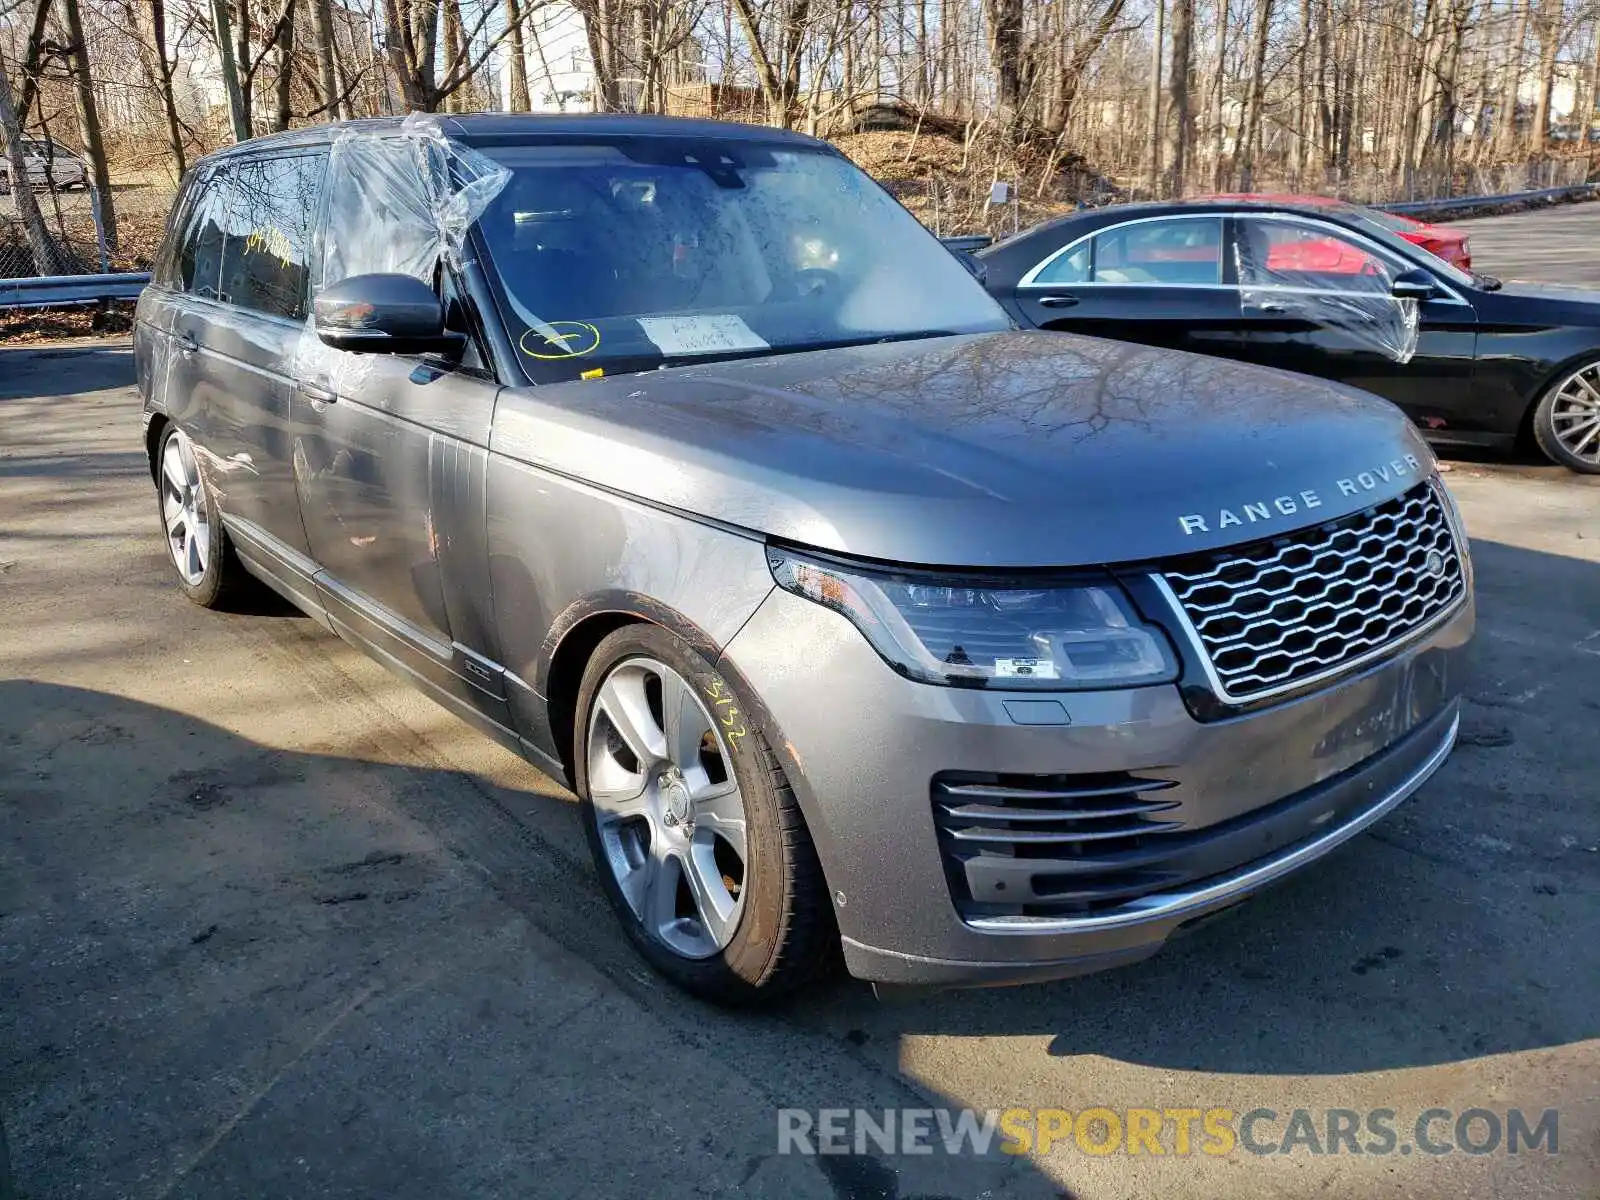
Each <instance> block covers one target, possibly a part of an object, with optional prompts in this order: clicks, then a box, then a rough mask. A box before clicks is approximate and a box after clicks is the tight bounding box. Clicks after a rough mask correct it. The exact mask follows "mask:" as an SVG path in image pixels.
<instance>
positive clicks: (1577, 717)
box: [0, 205, 1600, 1200]
mask: <svg viewBox="0 0 1600 1200" xmlns="http://www.w3.org/2000/svg"><path fill="white" fill-rule="evenodd" d="M1574 213H1576V214H1579V217H1581V221H1580V220H1579V219H1578V218H1575V217H1573V216H1572V214H1574ZM1518 222H1521V224H1518ZM1574 222H1577V223H1574ZM1547 227H1548V229H1547ZM1552 229H1553V230H1555V232H1549V230H1552ZM1546 237H1561V238H1568V239H1572V240H1570V241H1568V242H1567V243H1566V244H1567V246H1568V253H1567V255H1566V256H1565V259H1564V261H1565V262H1567V263H1570V262H1571V261H1575V260H1581V259H1582V258H1583V257H1584V255H1585V254H1586V253H1587V248H1588V247H1592V246H1594V245H1596V244H1597V243H1600V205H1594V206H1589V207H1587V208H1585V209H1558V210H1550V211H1549V212H1547V213H1540V214H1528V215H1524V216H1521V217H1517V218H1509V219H1507V218H1497V219H1495V221H1493V222H1482V223H1479V224H1478V225H1475V226H1474V251H1475V253H1476V255H1477V256H1478V258H1479V261H1480V263H1481V265H1482V267H1483V269H1486V270H1490V271H1496V272H1497V273H1505V274H1507V275H1510V274H1513V273H1514V272H1513V271H1512V270H1511V269H1510V267H1509V266H1508V265H1507V264H1508V262H1510V261H1512V260H1511V259H1509V258H1508V259H1502V258H1501V256H1502V255H1503V254H1505V255H1516V254H1521V253H1523V252H1524V248H1525V247H1528V246H1531V245H1535V244H1537V243H1539V242H1540V240H1541V239H1543V238H1546ZM1588 257H1589V258H1590V259H1591V264H1590V266H1589V267H1588V270H1589V271H1590V272H1591V276H1592V278H1591V281H1592V282H1595V283H1600V264H1595V263H1593V261H1592V260H1593V256H1592V255H1588ZM1525 277H1526V276H1525ZM1552 277H1553V276H1552ZM131 381H132V361H131V355H130V354H129V353H128V351H127V350H126V349H125V348H121V347H117V346H108V347H75V348H71V349H66V350H56V351H49V350H20V349H0V1118H3V1120H4V1123H5V1129H6V1132H7V1134H8V1135H9V1139H10V1150H11V1156H12V1158H13V1160H14V1162H13V1165H14V1171H15V1175H16V1185H17V1187H18V1189H19V1191H20V1194H21V1195H22V1196H25V1197H29V1198H30V1200H43V1198H45V1197H57V1196H82V1197H124V1196H127V1197H139V1198H152V1200H154V1198H157V1197H169V1196H172V1197H180V1196H181V1197H207V1198H210V1197H222V1196H261V1197H288V1196H294V1197H313V1196H352V1197H356V1196H359V1197H373V1196H383V1197H386V1198H391V1200H407V1198H410V1197H419V1198H421V1197H426V1198H428V1200H444V1198H447V1197H458V1196H459V1197H474V1198H479V1197H501V1196H504V1197H527V1196H535V1195H576V1194H597V1195H606V1196H608V1197H630V1196H638V1197H655V1196H690V1195H704V1194H714V1193H719V1192H725V1191H726V1192H736V1193H739V1194H748V1195H755V1196H822V1197H826V1196H836V1197H855V1196H863V1197H865V1196H875V1197H876V1196H881V1197H891V1196H897V1197H911V1196H925V1197H933V1196H941V1197H943V1196H948V1197H977V1196H989V1197H1012V1196H1018V1197H1020V1196H1036V1195H1037V1196H1060V1195H1070V1196H1075V1197H1080V1198H1082V1200H1100V1198H1116V1197H1133V1196H1139V1197H1146V1196H1154V1195H1161V1196H1166V1197H1202V1196H1228V1197H1236V1198H1240V1200H1245V1198H1255V1197H1275V1196H1291V1195H1293V1196H1300V1195H1313V1194H1315V1195H1327V1196H1334V1197H1344V1196H1351V1197H1354V1196H1361V1197H1401V1196H1408V1197H1433V1196H1439V1197H1444V1196H1449V1197H1464V1196H1489V1195H1496V1196H1512V1195H1515V1196H1519V1197H1542V1196H1552V1197H1555V1196H1560V1197H1594V1196H1596V1195H1597V1194H1600V1005H1597V1004H1596V999H1595V997H1596V995H1597V994H1600V937H1597V936H1596V930H1597V929H1600V809H1597V798H1600V737H1597V736H1596V732H1595V731H1596V730H1597V729H1600V480H1580V479H1578V478H1575V477H1573V476H1570V475H1568V474H1566V473H1565V472H1563V471H1561V470H1559V469H1556V468H1550V467H1545V466H1543V465H1534V464H1531V463H1505V462H1500V461H1496V460H1481V461H1470V462H1468V461H1457V462H1454V463H1453V464H1452V469H1451V473H1450V483H1451V486H1452V488H1453V489H1454V490H1455V492H1456V494H1457V496H1458V497H1459V499H1460V501H1461V503H1462V506H1463V508H1464V510H1465V512H1466V517H1467V522H1468V525H1469V528H1470V530H1471V533H1472V535H1473V539H1474V552H1475V557H1476V561H1477V565H1478V573H1479V574H1478V586H1479V603H1480V622H1481V623H1480V636H1479V638H1478V640H1477V642H1476V644H1475V647H1474V652H1473V653H1474V666H1475V676H1474V682H1473V684H1472V686H1471V690H1470V698H1469V703H1468V707H1467V710H1466V718H1465V726H1464V737H1463V742H1462V745H1461V747H1460V749H1459V750H1458V751H1457V752H1456V754H1455V756H1454V757H1453V758H1452V760H1451V761H1450V763H1449V764H1447V766H1446V767H1445V768H1444V769H1443V770H1442V771H1441V773H1440V774H1439V775H1438V776H1437V777H1436V778H1435V779H1434V780H1433V781H1432V782H1431V783H1430V784H1429V785H1428V786H1427V787H1426V788H1425V789H1424V790H1423V791H1422V792H1421V793H1420V794H1419V795H1418V796H1417V797H1416V798H1414V799H1413V800H1412V801H1410V802H1409V803H1407V804H1406V805H1404V806H1403V807H1402V808H1401V809H1400V810H1398V811H1397V812H1396V814H1395V815H1394V816H1393V817H1391V818H1390V819H1389V820H1387V821H1386V822H1385V823H1383V824H1382V825H1380V826H1379V827H1378V828H1377V829H1376V830H1375V831H1374V832H1372V833H1370V834H1368V835H1366V836H1363V837H1361V838H1358V839H1357V840H1356V841H1355V842H1353V843H1352V844H1351V845H1350V846H1348V847H1346V848H1345V849H1343V850H1342V851H1340V852H1339V853H1338V854H1337V855H1336V856H1335V857H1333V858H1332V859H1330V860H1328V861H1327V862H1325V863H1323V864H1321V865H1319V866H1318V867H1316V868H1314V869H1313V870H1311V871H1309V872H1306V873H1304V874H1303V875H1301V876H1300V877H1299V878H1297V879H1295V880H1294V881H1292V882H1291V883H1289V884H1287V885H1285V886H1284V887H1282V888H1280V889H1277V890H1275V891H1273V892H1270V893H1268V894H1267V895H1266V896H1264V897H1262V898H1260V899H1259V900H1258V901H1257V902H1255V903H1252V904H1249V905H1245V906H1242V907H1241V908H1238V909H1235V910H1232V911H1231V912H1230V913H1229V914H1227V915H1226V917H1225V918H1223V919H1221V920H1218V921H1215V922H1213V923H1210V924H1208V925H1204V926H1202V927H1201V928H1199V929H1198V930H1196V931H1195V932H1193V933H1192V934H1190V935H1189V936H1187V937H1185V938H1183V939H1182V940H1180V941H1178V942H1176V943H1174V944H1173V945H1172V946H1170V947H1169V948H1168V950H1167V952H1166V953H1164V954H1162V955H1160V956H1158V957H1156V958H1155V959H1152V960H1150V961H1148V962H1146V963H1142V964H1139V965H1137V966H1134V967H1131V968H1127V969H1124V970H1121V971H1117V972H1113V973H1109V974H1105V975H1101V976H1095V977H1090V978H1087V979H1081V980H1076V981H1068V982H1063V983H1059V984H1053V985H1048V986H1040V987H1033V988H1027V989H1016V990H1008V991H999V992H978V993H962V994H949V995H942V996H934V997H929V998H925V999H921V1000H917V1001H914V1002H906V1003H896V1004H885V1003H880V1002H878V1001H876V1000H875V999H874V998H873V997H872V996H871V994H870V993H869V992H868V990H867V989H866V988H864V987H863V986H861V985H858V984H855V983H852V982H849V981H840V982H838V983H836V984H835V985H833V986H831V987H828V988H825V989H822V990H821V991H819V992H816V993H813V994H811V995H808V996H806V997H804V998H802V999H801V1000H799V1001H797V1002H796V1003H794V1004H792V1005H790V1006H788V1007H787V1008H785V1009H783V1010H781V1011H778V1012H774V1013H769V1014H762V1015H736V1016H730V1015H726V1014H723V1013H719V1012H716V1011H714V1010H710V1009H707V1008H705V1007H703V1006H701V1005H698V1004H696V1003H694V1002H692V1001H689V1000H686V999H684V998H682V997H680V996H678V995H677V994H675V993H673V992H670V991H668V990H666V989H665V988H663V987H662V986H660V985H659V984H658V983H656V982H655V981H654V979H653V978H652V977H650V976H649V975H648V974H647V973H646V972H645V971H644V970H643V969H642V968H641V967H640V966H639V965H638V963H637V962H636V960H635V958H634V956H633V954H632V952H631V951H630V950H629V948H628V946H627V945H626V943H625V941H624V939H623V937H622V935H621V934H620V932H619V931H618V930H617V929H616V928H615V926H614V925H613V923H612V921H611V919H610V917H609V914H607V913H606V912H605V911H603V908H602V901H601V898H600V895H599V892H598V890H597V888H596V887H595V886H594V884H593V883H592V882H591V877H590V868H589V865H588V861H587V854H586V850H585V847H584V845H583V840H582V835H581V832H580V829H579V826H578V822H577V817H576V811H575V807H574V804H573V802H572V800H571V797H570V796H568V795H567V794H566V793H565V792H563V791H562V790H561V789H560V788H559V787H558V786H556V785H554V784H552V783H551V782H549V781H548V780H546V779H545V778H544V777H543V776H541V775H540V774H539V773H538V772H537V771H535V770H533V769H532V768H531V767H528V766H527V765H526V764H523V763H522V762H520V761H519V760H517V759H514V758H513V757H511V756H510V755H508V754H506V753H504V752H502V751H501V750H499V749H498V748H497V747H495V746H493V745H492V744H490V743H489V742H487V741H486V740H484V739H482V738H480V737H479V736H477V735H476V734H474V733H473V732H472V731H470V730H469V729H467V728H466V727H465V726H464V725H461V724H459V723H458V722H457V721H455V719H454V718H452V717H450V716H449V715H448V714H446V713H445V712H444V711H443V710H441V709H438V708H435V707H434V706H433V705H432V704H431V703H430V702H428V701H426V700H424V699H422V698H421V697H420V696H418V695H416V694H415V693H413V692H412V691H410V690H409V689H408V688H407V687H406V686H405V685H403V684H401V683H399V682H398V681H396V680H394V679H392V678H391V677H390V676H389V675H387V674H386V673H385V672H384V671H383V670H382V669H381V668H379V667H377V666H376V665H374V664H373V663H371V662H370V661H368V660H367V659H365V658H363V657H362V656H360V655H359V654H357V653H356V652H354V651H352V650H350V649H348V648H346V647H344V646H343V645H342V644H341V643H339V642H338V641H336V640H334V639H333V638H332V637H330V636H328V635H326V634H324V633H323V632H321V630H320V629H318V627H317V626H316V625H315V624H314V623H313V622H311V621H309V620H307V619H304V618H301V617H297V616H295V615H293V614H291V613H288V612H286V611H283V610H280V609H277V608H275V607H272V606H263V608H262V610H261V611H259V612H253V613H249V614H228V615H221V614H213V613H207V612H203V611H201V610H199V609H197V608H194V607H192V606H190V605H188V604H187V603H186V602H184V601H183V600H182V599H181V598H180V597H179V595H178V594H177V593H176V591H175V590H174V589H173V588H172V587H171V586H170V584H169V582H168V567H167V563H166V560H165V558H164V550H163V548H162V546H161V544H160V541H159V538H158V537H157V535H156V518H155V509H154V499H153V493H152V490H151V488H150V486H149V483H148V478H147V477H146V475H145V474H144V467H143V463H142V460H141V456H140V454H139V452H138V449H137V431H138V421H137V414H138V401H137V398H136V397H135V395H134V392H133V389H132V387H131ZM929 1104H934V1105H950V1106H962V1105H971V1106H974V1107H976V1108H980V1109H989V1108H1007V1107H1012V1106H1051V1107H1061V1108H1066V1109H1071V1110H1074V1111H1077V1110H1082V1109H1085V1108H1088V1107H1092V1106H1097V1105H1098V1106H1105V1107H1108V1108H1110V1109H1112V1110H1114V1111H1122V1110H1125V1109H1128V1108H1130V1107H1152V1108H1173V1107H1191V1108H1199V1109H1209V1108H1215V1107H1226V1108H1231V1109H1234V1110H1236V1111H1238V1112H1244V1111H1247V1110H1250V1109H1256V1108H1269V1109H1273V1110H1275V1111H1277V1112H1278V1113H1280V1115H1281V1117H1282V1119H1281V1120H1278V1121H1277V1123H1276V1124H1275V1125H1274V1124H1269V1125H1267V1126H1264V1127H1263V1128H1264V1129H1265V1130H1266V1132H1265V1133H1264V1134H1263V1135H1262V1136H1263V1137H1265V1138H1269V1139H1275V1138H1277V1137H1279V1136H1281V1135H1282V1133H1283V1131H1284V1125H1285V1121H1287V1119H1288V1116H1289V1114H1290V1113H1291V1112H1292V1110H1295V1109H1298V1108H1305V1109H1310V1110H1313V1111H1317V1112H1319V1116H1318V1118H1317V1119H1318V1121H1319V1122H1320V1120H1321V1117H1320V1111H1319V1110H1323V1109H1327V1108H1347V1109H1355V1110H1366V1109H1371V1108H1391V1109H1394V1110H1396V1112H1397V1113H1398V1114H1400V1118H1399V1122H1398V1124H1399V1125H1400V1126H1401V1129H1402V1132H1403V1133H1404V1132H1407V1131H1408V1126H1409V1122H1410V1120H1411V1118H1412V1117H1413V1116H1414V1115H1415V1114H1416V1113H1418V1112H1420V1111H1421V1110H1424V1109H1427V1108H1430V1107H1440V1108H1447V1109H1451V1110H1454V1111H1455V1112H1460V1111H1463V1110H1466V1109H1469V1108H1488V1109H1492V1110H1496V1111H1498V1112H1504V1111H1505V1110H1506V1109H1508V1108H1511V1107H1521V1108H1523V1109H1524V1110H1526V1111H1528V1112H1529V1113H1530V1114H1531V1115H1532V1116H1533V1118H1534V1119H1537V1116H1538V1114H1539V1113H1541V1112H1542V1110H1544V1109H1547V1108H1556V1109H1559V1110H1560V1119H1559V1120H1560V1123H1559V1130H1560V1140H1559V1153H1558V1154H1556V1155H1554V1156H1551V1155H1548V1154H1545V1153H1542V1152H1535V1153H1530V1152H1527V1151H1524V1153H1522V1154H1520V1155H1517V1156H1511V1155H1508V1154H1504V1153H1494V1154H1487V1155H1481V1156H1478V1155H1471V1154H1467V1153H1465V1152H1464V1151H1462V1150H1457V1151H1455V1152H1453V1153H1450V1154H1447V1155H1443V1156H1438V1157H1435V1156H1432V1155H1426V1154H1421V1153H1413V1154H1403V1153H1400V1152H1399V1151H1398V1150H1397V1151H1396V1153H1394V1154H1392V1155H1373V1154H1361V1155H1352V1154H1350V1153H1348V1152H1345V1153H1339V1154H1323V1155H1316V1154H1311V1153H1309V1152H1304V1151H1301V1152H1296V1153H1293V1154H1287V1155H1269V1156H1257V1155H1254V1154H1249V1153H1245V1152H1243V1151H1242V1150H1237V1151H1235V1152H1234V1153H1232V1154H1230V1155H1226V1156H1222V1157H1216V1158H1212V1157H1207V1156H1205V1155H1198V1154H1197V1155H1192V1156H1189V1157H1178V1156H1174V1155H1170V1154H1169V1155H1166V1156H1161V1157H1154V1156H1149V1155H1144V1156H1137V1157H1127V1156H1123V1155H1115V1156H1111V1157H1095V1156H1092V1155H1088V1154H1085V1153H1082V1152H1081V1151H1079V1150H1078V1149H1077V1148H1076V1147H1075V1146H1073V1145H1072V1144H1071V1142H1070V1140H1069V1141H1068V1142H1066V1143H1063V1144H1062V1145H1061V1146H1059V1147H1057V1148H1056V1149H1055V1150H1054V1151H1053V1152H1052V1153H1050V1154H1049V1155H1046V1156H1042V1157H1039V1158H1036V1159H1012V1158H1004V1157H1001V1156H995V1157H993V1158H989V1159H955V1160H952V1159H949V1158H946V1157H944V1156H942V1155H941V1156H937V1157H931V1158H925V1157H918V1156H895V1157H893V1158H892V1159H885V1158H883V1157H881V1156H878V1155H876V1153H875V1152H874V1153H869V1154H865V1155H861V1156H853V1155H852V1156H842V1157H818V1158H804V1157H798V1156H784V1155H779V1154H777V1153H776V1151H777V1137H776V1129H777V1110H778V1109H779V1108H784V1107H797V1108H809V1109H815V1108H820V1107H853V1106H864V1107H869V1108H873V1109H878V1110H881V1109H883V1108H885V1107H899V1106H927V1105H929ZM1438 1128H1440V1129H1443V1128H1445V1127H1444V1126H1440V1127H1438ZM1401 1140H1402V1141H1409V1139H1408V1138H1405V1137H1402V1139H1401Z"/></svg>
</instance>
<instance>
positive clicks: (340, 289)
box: [315, 274, 462, 354]
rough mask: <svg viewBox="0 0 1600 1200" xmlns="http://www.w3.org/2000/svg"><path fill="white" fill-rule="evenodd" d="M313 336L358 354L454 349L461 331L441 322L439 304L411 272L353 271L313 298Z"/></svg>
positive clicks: (442, 312) (442, 318)
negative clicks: (351, 274)
mask: <svg viewBox="0 0 1600 1200" xmlns="http://www.w3.org/2000/svg"><path fill="white" fill-rule="evenodd" d="M315 321H316V330H317V337H318V338H319V339H321V340H322V342H323V343H324V344H326V345H329V346H332V347H333V348H334V349H336V350H349V351H353V352H355V353H357V354H428V353H445V352H450V351H458V350H459V349H460V346H461V343H462V337H461V335H460V334H458V333H450V332H447V331H446V330H445V327H444V305H443V304H441V303H440V302H439V297H438V296H437V295H435V294H434V290H433V289H432V288H431V287H429V286H428V285H427V284H425V283H423V282H422V280H420V279H418V278H416V277H415V276H412V275H400V274H382V275H353V276H351V277H350V278H348V279H342V280H340V281H339V282H338V283H335V284H331V285H329V286H328V287H325V288H323V289H322V290H321V291H320V292H319V293H318V294H317V299H316V304H315Z"/></svg>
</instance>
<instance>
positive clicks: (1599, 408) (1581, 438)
mask: <svg viewBox="0 0 1600 1200" xmlns="http://www.w3.org/2000/svg"><path fill="white" fill-rule="evenodd" d="M1533 438H1534V441H1536V442H1537V443H1538V444H1539V449H1540V450H1543V451H1544V453H1545V455H1546V457H1548V458H1550V459H1553V460H1554V461H1555V462H1558V463H1560V464H1561V465H1562V466H1564V467H1567V468H1568V469H1570V470H1573V471H1579V472H1581V473H1583V474H1585V475H1600V362H1591V363H1588V364H1586V365H1584V366H1582V367H1579V368H1578V369H1577V370H1576V371H1573V372H1572V373H1570V374H1569V375H1566V376H1565V377H1563V378H1562V379H1561V381H1560V382H1558V383H1557V384H1556V385H1555V386H1554V387H1552V388H1551V389H1550V390H1549V391H1548V392H1546V393H1545V394H1544V397H1543V398H1542V399H1541V400H1540V401H1539V404H1538V407H1537V408H1535V409H1534V410H1533Z"/></svg>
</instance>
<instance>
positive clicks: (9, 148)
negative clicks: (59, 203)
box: [0, 56, 62, 275]
mask: <svg viewBox="0 0 1600 1200" xmlns="http://www.w3.org/2000/svg"><path fill="white" fill-rule="evenodd" d="M0 141H4V142H5V154H6V163H7V165H8V167H9V169H10V172H11V178H12V180H13V181H14V182H13V186H12V188H11V199H12V203H14V204H15V205H16V206H17V217H18V219H19V220H20V221H21V222H22V232H23V236H24V237H25V238H26V239H27V242H28V249H29V251H30V252H31V253H32V254H33V267H34V270H36V271H37V272H38V273H39V274H41V275H54V274H56V273H57V272H59V271H60V270H61V269H62V263H61V260H60V258H59V257H58V256H57V254H56V248H55V245H54V243H52V242H51V241H50V235H49V234H48V233H47V232H46V231H45V227H44V214H43V213H41V212H40V211H39V201H38V200H37V199H35V198H34V195H33V188H31V187H29V186H28V164H27V162H26V161H25V160H24V159H23V157H22V127H21V125H20V124H19V123H18V121H17V109H16V106H15V105H14V104H12V103H11V80H10V78H9V77H8V76H7V75H6V64H5V59H4V57H3V56H0Z"/></svg>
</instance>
